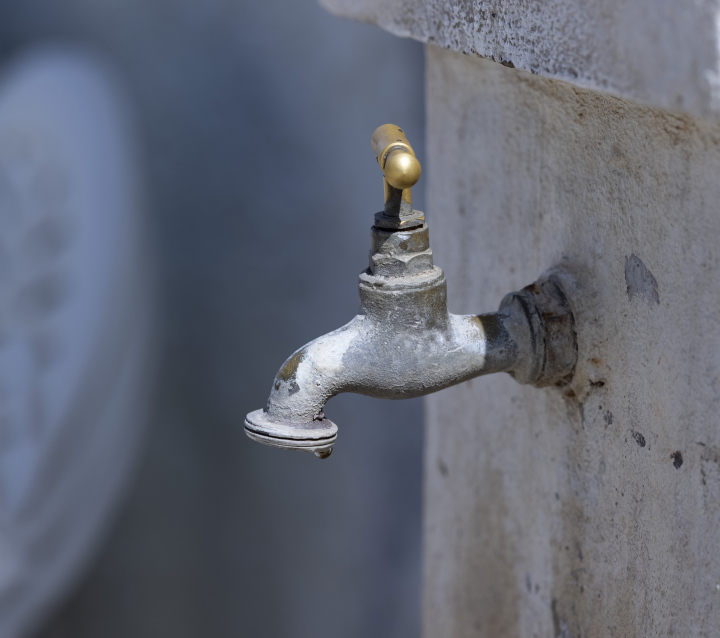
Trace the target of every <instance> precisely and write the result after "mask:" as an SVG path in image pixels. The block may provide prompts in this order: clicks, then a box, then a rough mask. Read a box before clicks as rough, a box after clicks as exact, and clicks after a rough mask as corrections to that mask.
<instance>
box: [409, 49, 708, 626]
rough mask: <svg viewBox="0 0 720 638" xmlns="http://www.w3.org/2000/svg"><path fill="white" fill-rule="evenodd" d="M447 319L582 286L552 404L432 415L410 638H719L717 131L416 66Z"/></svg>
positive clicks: (473, 65) (479, 389) (495, 73)
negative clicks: (560, 287)
mask: <svg viewBox="0 0 720 638" xmlns="http://www.w3.org/2000/svg"><path fill="white" fill-rule="evenodd" d="M427 51H428V53H427V60H428V68H427V113H428V143H427V152H426V160H425V166H426V172H425V174H426V175H427V176H428V179H429V182H428V196H429V201H428V206H427V211H426V214H427V218H428V221H429V224H430V231H431V237H432V242H433V250H434V252H435V257H436V263H438V264H439V265H440V266H441V267H442V268H444V269H445V272H446V274H447V279H448V287H449V307H450V309H451V310H452V311H453V312H460V313H468V312H473V311H484V310H487V309H491V308H495V307H496V306H497V304H498V302H499V300H500V299H501V297H502V296H503V295H504V294H505V293H506V292H507V291H509V290H517V289H518V288H519V287H521V286H523V285H525V284H528V283H530V282H532V281H533V280H534V279H536V278H537V276H538V275H539V274H540V273H541V272H542V271H544V270H545V269H548V268H550V267H553V266H561V267H563V268H564V269H565V270H566V271H567V272H569V273H570V274H571V275H572V276H573V277H574V278H575V280H576V287H575V288H574V289H573V290H571V291H570V292H571V295H570V296H571V302H572V304H573V306H574V310H575V313H576V319H577V326H578V344H579V364H578V368H577V374H576V377H575V381H574V382H573V384H572V385H571V386H570V388H566V389H565V390H564V391H561V390H560V389H557V388H550V389H535V388H532V387H527V386H520V385H517V384H516V383H515V382H514V381H513V380H512V379H511V378H509V377H507V376H504V375H493V376H490V377H484V378H481V379H476V380H473V381H470V382H467V383H465V384H463V385H461V386H457V387H454V388H450V389H448V390H444V391H443V392H441V393H439V394H437V395H433V396H432V397H430V398H429V399H428V401H427V449H426V484H425V489H426V493H425V494H426V515H425V565H424V576H425V593H424V606H423V608H424V612H423V613H424V621H423V622H424V636H425V637H426V638H465V637H470V636H472V637H475V638H480V637H482V638H515V637H523V638H533V637H538V638H546V637H550V636H553V637H557V638H560V637H562V638H570V637H572V638H580V637H582V638H601V637H602V638H613V637H616V638H629V637H633V638H640V637H648V638H650V637H653V638H654V637H657V636H682V637H683V638H689V637H695V636H697V637H700V636H703V637H708V638H709V637H711V636H713V637H716V636H718V635H720V551H719V549H718V548H719V547H720V426H719V419H720V417H719V416H718V413H719V408H720V211H719V210H718V208H719V206H720V179H719V178H718V176H719V175H720V127H717V126H714V125H711V124H708V123H707V122H704V121H700V120H695V119H692V118H690V117H686V116H677V115H672V114H669V113H667V112H663V111H659V110H654V109H651V108H648V107H646V106H641V105H639V104H637V103H634V102H631V101H627V100H623V99H619V98H615V97H610V96H607V95H603V94H599V93H596V92H593V91H589V90H585V89H580V88H577V87H575V86H573V85H571V84H568V83H565V82H559V81H556V80H552V79H547V78H542V77H538V76H534V75H531V74H529V73H526V72H523V71H519V70H512V69H507V68H504V67H503V66H501V65H499V64H495V63H492V62H487V61H483V60H479V59H473V58H471V57H468V56H464V55H462V54H460V53H455V52H448V51H444V50H442V49H439V48H435V47H428V50H427Z"/></svg>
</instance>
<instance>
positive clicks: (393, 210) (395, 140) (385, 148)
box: [370, 124, 425, 229]
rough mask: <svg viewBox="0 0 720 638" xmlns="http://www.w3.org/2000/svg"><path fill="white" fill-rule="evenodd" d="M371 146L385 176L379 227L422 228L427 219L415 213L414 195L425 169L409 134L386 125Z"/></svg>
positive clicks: (375, 134)
mask: <svg viewBox="0 0 720 638" xmlns="http://www.w3.org/2000/svg"><path fill="white" fill-rule="evenodd" d="M370 145H371V146H372V150H373V152H374V153H375V159H376V160H377V163H378V164H379V165H380V170H382V172H383V175H384V176H385V179H384V180H383V182H384V186H385V210H384V212H382V213H378V214H377V215H375V225H376V226H380V227H383V228H391V229H400V228H414V227H417V226H420V225H422V224H423V223H424V221H425V217H424V215H423V214H422V213H421V212H420V211H416V210H413V207H412V194H411V192H410V189H411V188H412V187H413V186H415V184H417V181H418V180H419V179H420V173H421V171H422V169H421V168H420V162H418V159H417V157H415V151H414V150H413V147H412V146H410V142H408V138H407V137H406V136H405V131H403V130H402V129H401V128H400V127H399V126H396V125H395V124H383V125H382V126H378V127H377V128H376V129H375V132H374V133H373V134H372V138H371V139H370Z"/></svg>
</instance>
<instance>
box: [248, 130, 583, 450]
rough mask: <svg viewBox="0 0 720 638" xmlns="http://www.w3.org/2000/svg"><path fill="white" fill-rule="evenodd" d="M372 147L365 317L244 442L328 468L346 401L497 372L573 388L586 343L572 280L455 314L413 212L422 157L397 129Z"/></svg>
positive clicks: (303, 369)
mask: <svg viewBox="0 0 720 638" xmlns="http://www.w3.org/2000/svg"><path fill="white" fill-rule="evenodd" d="M371 143H372V148H373V151H374V152H375V156H376V159H377V161H378V164H379V165H380V168H381V170H382V171H383V176H384V190H385V208H384V210H383V211H382V212H380V213H377V214H376V215H375V225H374V226H373V227H372V229H371V250H370V264H369V268H368V269H367V270H366V271H365V272H363V273H361V274H360V282H359V292H360V311H359V313H358V315H357V316H356V317H355V318H354V319H353V320H352V321H350V323H348V324H346V325H345V326H343V327H341V328H338V329H337V330H335V331H333V332H331V333H329V334H326V335H324V336H322V337H319V338H318V339H315V340H314V341H311V342H310V343H309V344H307V345H305V346H303V347H302V348H300V350H298V351H297V352H295V353H294V354H293V355H292V356H291V357H290V358H289V359H288V360H287V361H286V362H285V363H284V364H283V366H282V367H281V368H280V371H279V372H278V373H277V376H276V377H275V381H274V383H273V386H272V389H271V391H270V397H269V399H268V402H267V405H266V407H265V408H264V409H262V410H256V411H255V412H251V413H250V414H248V415H247V417H246V419H245V432H246V434H247V435H248V436H249V437H250V438H251V439H253V440H255V441H258V442H259V443H264V444H266V445H271V446H274V447H279V448H285V449H293V450H304V451H308V452H314V453H315V455H317V456H319V457H320V458H326V457H327V456H329V455H330V453H331V452H332V449H333V445H334V444H335V440H336V438H337V426H336V425H335V424H334V423H333V422H332V421H331V420H330V419H328V418H327V417H326V416H325V413H324V408H325V404H326V403H327V401H328V400H329V399H330V398H331V397H333V396H335V395H337V394H340V393H342V392H355V393H358V394H364V395H368V396H372V397H378V398H382V399H408V398H413V397H419V396H424V395H426V394H430V393H432V392H437V391H438V390H442V389H444V388H447V387H449V386H452V385H455V384H457V383H461V382H463V381H467V380H468V379H472V378H474V377H477V376H480V375H484V374H490V373H493V372H507V373H509V374H510V375H511V376H512V377H513V378H514V379H515V380H516V381H518V382H519V383H524V384H531V385H535V386H537V387H543V386H549V385H564V384H566V383H568V382H569V380H570V379H571V378H572V374H573V371H574V369H575V363H576V360H577V343H576V334H575V323H574V317H573V313H572V310H571V308H570V304H569V302H568V299H567V296H566V294H565V292H564V286H563V281H566V277H567V275H564V274H562V273H560V272H559V271H549V272H547V273H545V274H544V275H543V276H542V277H541V278H540V279H539V280H538V281H536V282H535V283H534V284H532V285H530V286H528V287H526V288H524V289H523V290H521V291H519V292H513V293H510V294H509V295H506V296H505V298H504V299H503V300H502V302H501V304H500V309H499V310H498V311H497V312H494V313H488V314H480V315H453V314H450V313H449V312H448V309H447V284H446V281H445V274H444V273H443V271H442V269H440V268H439V267H438V266H436V265H435V264H434V263H433V255H432V250H431V248H430V235H429V231H428V226H427V224H426V223H425V216H424V214H423V213H422V212H420V211H416V210H413V208H412V197H411V192H410V189H411V188H412V186H414V185H415V184H416V183H417V181H418V179H419V178H420V171H421V168H420V163H419V162H418V160H417V158H416V156H415V152H414V151H413V149H412V147H411V146H410V143H409V142H408V140H407V137H406V136H405V133H404V132H403V130H402V129H400V128H399V127H397V126H395V125H393V124H385V125H383V126H381V127H379V128H378V129H377V130H376V131H375V132H374V133H373V136H372V142H371Z"/></svg>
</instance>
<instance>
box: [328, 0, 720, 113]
mask: <svg viewBox="0 0 720 638" xmlns="http://www.w3.org/2000/svg"><path fill="white" fill-rule="evenodd" d="M321 2H322V3H323V4H324V5H325V6H326V7H327V8H328V9H329V10H330V11H332V12H335V13H338V14H340V15H344V16H347V17H352V18H355V19H356V20H364V21H366V22H370V23H373V24H377V25H379V26H381V27H382V28H384V29H387V30H388V31H390V32H392V33H394V34H396V35H400V36H403V37H411V38H415V39H416V40H420V41H421V42H426V43H430V44H434V45H436V46H440V47H443V48H447V49H451V50H453V51H460V52H463V53H467V54H469V55H472V56H482V57H486V58H490V59H492V60H495V61H497V62H502V63H503V64H505V65H507V66H512V67H516V68H520V69H524V70H526V71H531V72H533V73H538V74H540V75H545V76H549V77H554V78H561V79H565V80H568V81H570V82H573V83H575V84H579V85H581V86H585V87H590V88H595V89H599V90H602V91H608V92H611V93H615V94H618V95H622V96H625V97H630V98H634V99H637V100H641V101H643V102H646V103H648V104H652V105H654V106H661V107H664V108H672V109H681V110H685V111H687V112H689V113H692V114H694V115H699V116H703V117H713V118H717V117H718V115H719V114H720V4H718V2H717V0H693V2H676V1H675V0H584V1H582V2H580V1H578V0H545V1H543V2H533V1H531V0H507V1H505V2H493V1H492V0H321Z"/></svg>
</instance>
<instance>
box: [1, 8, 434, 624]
mask: <svg viewBox="0 0 720 638" xmlns="http://www.w3.org/2000/svg"><path fill="white" fill-rule="evenodd" d="M48 39H60V40H64V41H70V42H74V43H79V44H82V45H85V46H87V47H89V48H91V49H92V50H94V51H96V52H98V53H99V54H100V55H101V56H103V57H104V58H105V59H106V60H107V61H108V62H110V64H112V65H113V66H114V67H115V68H116V70H117V71H118V74H119V76H120V77H121V79H123V80H124V81H125V82H126V83H127V88H128V90H129V92H130V95H131V98H132V99H133V100H134V102H135V106H136V107H137V111H138V116H139V120H140V125H141V133H142V138H143V141H144V144H145V156H146V164H147V167H148V174H147V176H146V177H147V183H148V185H149V190H150V192H149V195H150V200H151V207H150V208H151V211H152V219H151V220H150V221H151V224H152V226H153V229H154V233H155V241H156V244H157V251H158V261H159V266H160V269H161V273H160V282H161V284H160V290H161V300H160V301H161V306H162V308H163V314H162V328H163V330H162V333H163V340H164V342H163V346H164V350H163V352H164V353H165V354H164V359H163V364H162V373H161V377H160V379H161V380H160V384H159V387H158V389H157V392H156V401H155V405H154V418H153V419H152V423H151V427H150V432H149V435H148V439H147V444H146V452H145V455H144V458H143V460H142V463H141V467H140V471H139V478H138V480H137V481H136V483H135V485H134V487H133V488H132V489H131V492H130V496H129V499H128V501H127V504H126V506H125V508H124V510H123V511H122V513H121V515H120V516H119V519H118V520H117V523H116V524H115V526H114V529H113V532H112V534H111V537H110V539H109V541H108V542H107V543H106V544H105V546H104V549H103V550H102V552H101V555H100V556H99V558H98V560H97V561H96V562H95V563H94V566H93V567H92V569H91V571H90V573H89V574H88V575H87V577H86V578H85V579H84V581H83V582H82V583H81V584H80V585H79V588H78V589H77V590H76V591H74V593H69V594H68V596H69V597H68V599H67V601H66V602H65V604H64V605H63V607H62V608H61V609H60V610H59V611H58V612H57V614H56V617H55V618H54V619H52V620H51V621H50V622H49V623H48V627H47V629H45V630H42V631H41V634H42V635H48V636H50V635H57V636H73V638H83V637H87V638H90V637H92V638H94V637H96V636H103V638H115V637H117V638H120V637H122V638H127V637H128V636H133V638H142V637H144V636H147V637H151V636H152V638H159V637H163V636H168V637H170V636H172V637H173V638H185V637H187V638H189V637H191V636H192V637H197V636H214V637H216V638H221V637H223V636H228V637H230V636H233V637H237V636H253V637H254V638H256V637H262V636H272V637H282V636H288V637H290V636H291V637H292V638H302V637H304V636H308V637H310V636H312V637H313V638H315V637H317V636H333V637H335V636H338V637H339V636H342V637H343V638H349V637H352V636H358V637H360V636H362V637H363V638H365V637H366V636H369V635H372V636H383V637H385V638H395V637H398V638H399V637H401V636H402V637H405V636H408V637H410V636H417V635H419V616H420V614H419V599H420V591H419V590H420V582H419V580H420V569H419V563H420V502H421V446H422V423H421V421H422V414H421V405H420V403H419V402H417V401H410V402H399V403H396V402H381V401H375V400H371V399H366V398H363V397H357V396H352V395H351V396H347V395H346V396H342V397H338V398H336V399H333V400H332V401H331V402H330V404H329V405H328V409H327V413H328V416H329V417H330V418H332V419H333V420H334V421H335V422H337V423H338V424H339V426H340V434H339V438H338V443H337V446H336V448H335V452H334V453H333V456H332V457H331V458H330V459H328V460H327V461H319V460H318V459H316V458H314V457H313V456H311V455H299V454H297V455H296V454H292V453H287V452H281V451H277V450H272V449H269V448H265V447H263V446H260V445H257V444H252V443H251V442H250V441H249V440H247V439H246V438H245V436H244V434H243V430H242V424H243V417H244V415H245V413H246V412H248V411H249V410H250V409H254V408H255V407H257V406H258V405H261V404H262V402H264V401H265V399H266V397H267V393H268V390H269V387H270V384H271V382H272V379H273V376H274V374H275V372H276V371H277V369H278V367H279V365H280V364H281V363H282V361H283V360H284V359H285V358H286V357H287V356H288V355H290V354H291V353H292V351H293V350H294V349H296V348H297V347H299V346H301V345H302V344H304V343H306V342H307V341H309V340H310V339H312V338H314V337H316V336H319V335H321V334H324V333H326V332H328V331H329V330H331V329H334V328H336V327H338V326H339V325H341V324H342V323H344V322H346V321H348V320H349V319H350V318H352V317H353V316H354V314H355V313H356V311H357V305H358V301H357V275H358V273H359V272H360V271H361V270H363V269H364V268H365V267H366V262H367V251H368V248H369V227H370V226H371V224H372V215H373V213H374V212H376V211H377V210H380V208H381V207H382V180H381V174H380V172H379V170H378V168H377V166H376V164H375V161H374V158H373V155H372V152H371V150H370V144H369V137H370V134H371V133H372V131H373V130H374V129H375V127H376V126H378V125H379V124H381V123H384V122H395V123H398V124H400V125H402V126H403V127H404V128H405V129H406V130H407V131H408V133H409V135H410V136H411V138H412V140H413V143H414V144H415V145H416V148H419V149H422V146H423V140H422V138H423V112H422V104H423V93H422V64H423V62H422V49H421V46H420V45H419V44H416V43H413V42H410V41H403V40H399V39H396V38H394V37H392V36H389V35H387V34H385V33H383V32H381V31H380V30H379V29H376V28H372V27H369V26H365V25H360V24H356V23H352V22H347V21H342V20H339V19H336V18H333V17H331V16H329V15H327V14H325V13H324V12H323V11H322V10H321V9H320V8H319V7H318V6H316V5H315V4H314V3H313V2H309V1H306V2H293V1H292V0H282V1H278V2H273V3H261V2H255V3H252V4H250V3H243V2H230V1H229V0H211V1H209V2H206V3H202V4H198V3H196V2H190V1H189V0H183V1H182V2H177V1H172V2H170V1H169V0H151V1H148V0H142V2H141V1H140V0H122V1H121V0H108V1H107V2H103V3H97V2H89V1H85V0H67V1H66V2H63V3H61V4H59V3H55V2H51V1H50V0H37V1H33V2H26V1H25V0H9V1H8V2H5V3H3V5H2V7H0V47H1V48H2V52H3V55H4V57H5V59H8V58H9V56H11V55H13V54H14V53H16V52H18V51H20V50H22V49H23V48H24V47H26V46H27V45H29V44H34V43H36V42H39V41H44V40H48ZM420 158H421V161H422V151H421V150H420ZM420 186H422V181H421V183H420ZM415 196H416V205H419V206H418V207H419V208H423V206H422V204H423V197H422V191H421V189H418V192H417V194H416V195H415Z"/></svg>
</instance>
